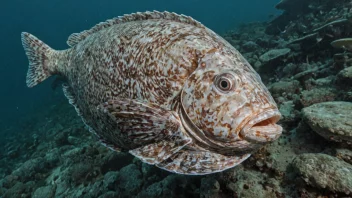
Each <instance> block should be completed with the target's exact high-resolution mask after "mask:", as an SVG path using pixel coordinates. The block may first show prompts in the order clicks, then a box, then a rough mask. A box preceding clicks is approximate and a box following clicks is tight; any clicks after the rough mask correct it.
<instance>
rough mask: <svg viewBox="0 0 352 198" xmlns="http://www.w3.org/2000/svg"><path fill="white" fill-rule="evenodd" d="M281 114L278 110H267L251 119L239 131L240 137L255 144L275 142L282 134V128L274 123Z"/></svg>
mask: <svg viewBox="0 0 352 198" xmlns="http://www.w3.org/2000/svg"><path fill="white" fill-rule="evenodd" d="M280 118H281V114H280V112H279V111H278V110H276V109H273V110H267V111H264V112H262V113H261V114H259V115H257V116H255V117H254V118H253V119H251V120H250V121H249V122H248V123H247V124H246V126H245V127H244V128H243V129H242V130H241V132H240V133H241V136H242V137H243V138H244V139H246V140H248V141H250V142H256V143H266V142H271V141H274V140H276V139H277V138H278V137H279V136H280V135H281V133H282V127H281V126H279V125H277V124H276V123H277V122H278V121H279V120H280Z"/></svg>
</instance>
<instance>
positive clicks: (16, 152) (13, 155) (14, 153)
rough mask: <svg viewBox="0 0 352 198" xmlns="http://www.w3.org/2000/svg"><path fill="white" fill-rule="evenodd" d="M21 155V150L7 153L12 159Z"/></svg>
mask: <svg viewBox="0 0 352 198" xmlns="http://www.w3.org/2000/svg"><path fill="white" fill-rule="evenodd" d="M19 155H20V152H19V149H14V150H10V151H9V152H7V156H8V157H9V158H10V159H15V158H18V156H19Z"/></svg>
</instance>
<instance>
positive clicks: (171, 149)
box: [22, 12, 281, 174]
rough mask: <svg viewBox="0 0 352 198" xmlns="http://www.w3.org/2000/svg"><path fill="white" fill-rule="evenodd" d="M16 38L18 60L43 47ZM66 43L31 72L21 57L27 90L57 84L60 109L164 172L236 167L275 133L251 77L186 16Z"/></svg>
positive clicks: (116, 22)
mask: <svg viewBox="0 0 352 198" xmlns="http://www.w3.org/2000/svg"><path fill="white" fill-rule="evenodd" d="M22 39H23V42H24V46H25V49H26V51H27V55H28V57H32V56H34V55H35V54H36V53H38V52H32V51H34V50H32V51H31V50H30V49H31V48H33V47H35V46H36V45H38V43H40V45H43V44H41V41H39V40H37V39H36V38H35V37H33V36H31V35H29V34H28V33H24V34H23V38H22ZM68 43H69V45H70V46H72V48H70V49H68V50H64V51H60V52H59V51H53V50H51V49H49V47H47V46H46V45H45V44H44V45H43V46H44V48H45V50H42V51H41V50H40V49H39V52H42V54H44V58H42V59H41V60H42V61H41V62H39V63H38V62H36V61H37V60H38V58H37V59H35V58H33V59H31V58H29V59H30V71H29V72H28V77H27V84H28V85H29V86H34V85H35V84H37V83H39V82H41V81H42V80H44V79H45V78H46V77H47V76H48V73H50V74H59V75H61V76H64V77H65V78H66V79H67V85H65V86H64V92H65V95H66V96H67V97H68V99H69V101H70V103H71V104H73V105H74V106H75V108H76V110H77V112H78V114H79V115H80V116H81V117H82V119H83V121H84V122H85V124H86V125H87V126H89V128H90V130H91V131H92V132H93V133H95V134H96V135H98V136H99V137H100V138H101V140H102V142H103V143H104V144H105V145H106V146H108V147H110V148H112V149H114V150H126V151H129V152H130V153H131V154H133V155H135V156H136V157H138V158H140V159H141V160H142V161H144V162H146V163H150V164H155V165H157V166H158V167H160V168H163V169H166V170H169V171H172V172H176V173H182V174H208V173H213V172H219V171H223V170H225V169H228V168H231V167H233V166H235V165H237V164H239V163H241V162H242V161H243V160H245V159H246V158H248V157H249V155H250V153H251V152H253V151H255V150H257V149H258V148H260V147H261V146H262V145H263V144H264V143H267V142H271V141H273V140H275V139H277V138H278V137H279V135H280V134H281V127H279V126H278V125H276V124H275V123H276V122H277V121H278V119H279V118H280V114H279V112H278V110H277V107H276V104H275V102H274V100H273V99H272V97H271V96H270V93H269V92H268V90H267V89H266V88H265V86H264V85H263V83H262V82H261V80H260V77H259V76H258V74H257V73H256V72H255V71H254V70H253V69H252V67H251V66H250V65H249V64H248V62H247V61H246V60H245V59H244V58H243V57H242V56H241V54H240V53H239V52H238V51H237V50H236V49H234V48H233V47H232V46H231V45H230V44H229V43H227V42H226V41H225V40H224V39H222V38H221V37H220V36H218V35H217V34H215V33H214V32H212V31H211V30H209V29H207V28H206V27H204V26H203V25H202V24H200V23H199V22H197V21H195V20H193V19H192V18H190V17H186V16H183V15H177V14H174V13H168V12H146V13H137V14H132V15H126V16H124V17H120V18H116V19H112V20H108V21H107V22H104V23H101V24H98V25H97V26H95V27H93V28H92V29H91V30H87V31H84V32H82V33H80V34H73V35H72V36H71V37H70V38H69V41H68ZM36 50H37V49H36ZM37 51H38V50H37ZM33 54H34V55H33ZM36 65H42V67H39V66H36ZM35 67H36V68H39V69H32V68H35ZM43 68H48V69H43ZM43 71H46V73H44V74H43ZM35 73H38V75H36V74H35ZM38 76H40V77H38ZM224 81H226V83H225V84H224ZM225 85H228V87H226V89H225V88H224V86H225ZM227 88H228V90H227Z"/></svg>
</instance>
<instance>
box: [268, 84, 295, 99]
mask: <svg viewBox="0 0 352 198" xmlns="http://www.w3.org/2000/svg"><path fill="white" fill-rule="evenodd" d="M299 89H300V86H299V82H298V81H297V80H293V81H279V82H275V83H273V84H271V85H270V86H269V90H270V92H271V94H272V95H273V96H274V97H279V96H282V95H283V93H286V94H288V93H290V94H295V93H297V92H298V91H299Z"/></svg>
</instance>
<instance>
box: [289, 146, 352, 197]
mask: <svg viewBox="0 0 352 198" xmlns="http://www.w3.org/2000/svg"><path fill="white" fill-rule="evenodd" d="M292 165H293V167H294V169H295V171H296V172H297V173H298V174H299V175H300V177H301V178H302V179H303V180H304V181H305V182H306V183H307V184H308V185H310V186H314V187H317V188H322V189H327V190H329V191H332V192H339V193H345V194H347V195H348V194H350V193H352V165H350V164H348V163H346V162H344V161H342V160H339V159H338V158H336V157H332V156H329V155H326V154H308V153H306V154H301V155H299V156H297V157H296V158H295V159H294V160H293V163H292Z"/></svg>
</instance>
